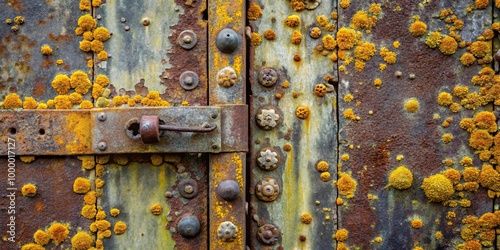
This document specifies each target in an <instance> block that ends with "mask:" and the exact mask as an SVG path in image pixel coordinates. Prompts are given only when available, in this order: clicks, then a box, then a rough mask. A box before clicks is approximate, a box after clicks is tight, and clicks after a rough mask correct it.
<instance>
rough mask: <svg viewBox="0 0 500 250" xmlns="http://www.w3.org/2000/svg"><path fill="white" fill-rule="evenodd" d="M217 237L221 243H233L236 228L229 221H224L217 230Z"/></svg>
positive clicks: (236, 231)
mask: <svg viewBox="0 0 500 250" xmlns="http://www.w3.org/2000/svg"><path fill="white" fill-rule="evenodd" d="M217 236H218V237H219V239H221V240H222V241H233V240H234V239H236V237H238V228H237V227H236V226H235V225H234V224H233V223H231V222H230V221H224V222H222V223H221V224H220V225H219V228H218V229H217Z"/></svg>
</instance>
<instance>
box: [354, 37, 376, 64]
mask: <svg viewBox="0 0 500 250" xmlns="http://www.w3.org/2000/svg"><path fill="white" fill-rule="evenodd" d="M376 52H377V49H376V48H375V44H373V43H370V42H359V43H358V45H357V46H356V48H355V49H354V57H355V58H357V59H361V60H363V61H368V60H370V58H372V57H373V56H374V55H375V53H376Z"/></svg>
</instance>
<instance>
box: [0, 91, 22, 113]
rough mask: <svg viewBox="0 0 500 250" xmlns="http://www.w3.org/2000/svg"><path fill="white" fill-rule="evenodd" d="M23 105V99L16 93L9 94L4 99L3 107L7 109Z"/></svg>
mask: <svg viewBox="0 0 500 250" xmlns="http://www.w3.org/2000/svg"><path fill="white" fill-rule="evenodd" d="M22 106H23V101H21V98H19V96H18V95H17V94H16V93H11V94H8V95H7V96H6V97H5V100H4V101H3V107H4V108H5V109H14V108H20V107H22Z"/></svg>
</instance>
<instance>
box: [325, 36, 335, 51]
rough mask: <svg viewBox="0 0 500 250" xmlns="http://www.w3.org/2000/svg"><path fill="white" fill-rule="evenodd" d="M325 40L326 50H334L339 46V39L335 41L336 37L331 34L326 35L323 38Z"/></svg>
mask: <svg viewBox="0 0 500 250" xmlns="http://www.w3.org/2000/svg"><path fill="white" fill-rule="evenodd" d="M322 40H323V47H324V48H325V49H326V50H330V51H332V50H334V49H335V48H336V47H337V41H335V38H333V36H331V35H326V36H324V37H323V38H322Z"/></svg>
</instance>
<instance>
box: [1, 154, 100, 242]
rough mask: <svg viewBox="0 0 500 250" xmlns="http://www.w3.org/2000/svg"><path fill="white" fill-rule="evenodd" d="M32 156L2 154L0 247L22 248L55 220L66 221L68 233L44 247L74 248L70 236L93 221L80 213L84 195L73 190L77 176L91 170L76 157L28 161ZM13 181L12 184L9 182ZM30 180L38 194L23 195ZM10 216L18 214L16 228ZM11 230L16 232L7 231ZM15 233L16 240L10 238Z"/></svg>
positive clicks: (85, 175)
mask: <svg viewBox="0 0 500 250" xmlns="http://www.w3.org/2000/svg"><path fill="white" fill-rule="evenodd" d="M2 146H4V145H3V144H2ZM5 147H7V144H5ZM13 147H14V148H16V147H15V146H13ZM13 152H15V149H13ZM9 159H15V160H14V161H13V160H9ZM31 160H32V159H28V158H21V159H20V158H19V157H16V158H10V157H9V158H7V157H2V158H0V170H1V171H2V181H1V182H0V189H1V190H2V191H1V199H0V213H1V215H0V220H1V224H0V230H1V233H0V235H1V237H2V239H3V240H2V241H0V248H2V249H20V248H21V247H22V246H24V245H27V244H30V243H34V234H35V232H37V231H38V230H42V231H45V232H47V233H48V232H49V228H50V227H51V226H52V225H53V224H55V223H60V224H63V225H66V226H67V227H68V228H69V229H68V232H69V234H68V235H67V237H66V238H64V241H62V242H61V243H60V244H55V243H54V241H53V240H50V242H49V243H48V244H47V245H45V247H46V248H47V249H67V248H71V238H72V237H73V236H74V235H75V234H76V233H77V232H78V231H79V230H85V231H88V228H89V225H90V223H91V222H92V221H91V220H89V219H86V218H84V217H82V216H81V215H80V212H81V210H82V206H83V205H82V204H83V203H84V199H83V195H82V194H77V193H75V192H74V191H73V183H74V180H75V179H77V178H78V177H84V178H89V176H91V172H90V171H87V170H85V169H83V168H82V162H81V161H80V160H78V159H77V158H76V157H50V158H49V157H36V159H34V161H32V162H30V163H25V162H29V161H31ZM9 163H11V164H9ZM12 169H13V171H11V170H12ZM8 173H13V176H10V177H9V176H8ZM11 182H12V184H13V185H10V183H11ZM27 184H33V185H35V186H36V194H35V195H34V196H32V197H29V196H24V195H23V193H22V192H21V191H22V189H23V187H24V186H25V185H27ZM12 188H15V190H12ZM12 192H13V193H14V195H12ZM12 197H13V198H12ZM11 216H14V217H15V218H14V219H15V220H14V223H15V225H14V226H13V228H11V226H9V225H8V224H11V218H10V217H11ZM12 229H13V230H12ZM11 230H12V231H14V234H11V233H9V232H8V231H11ZM54 235H55V234H54ZM12 236H15V238H13V239H12V240H13V241H14V242H11V241H10V240H9V238H10V237H12ZM61 239H62V238H61Z"/></svg>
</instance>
